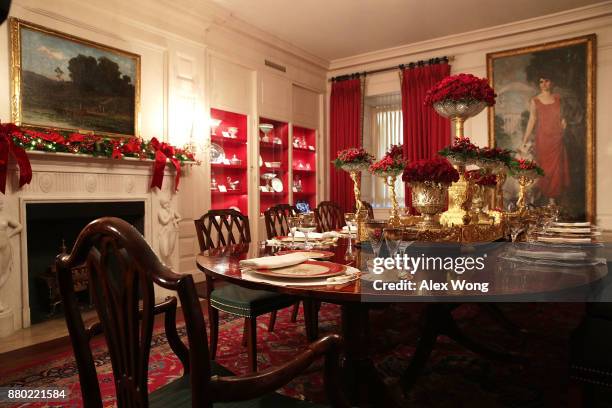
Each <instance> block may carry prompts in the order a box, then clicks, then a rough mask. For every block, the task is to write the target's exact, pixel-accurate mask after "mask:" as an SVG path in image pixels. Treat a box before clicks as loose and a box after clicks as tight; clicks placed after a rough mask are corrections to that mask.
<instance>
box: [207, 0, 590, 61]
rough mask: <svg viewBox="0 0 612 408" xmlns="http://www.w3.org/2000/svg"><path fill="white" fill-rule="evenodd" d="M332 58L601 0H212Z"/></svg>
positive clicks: (325, 56)
mask: <svg viewBox="0 0 612 408" xmlns="http://www.w3.org/2000/svg"><path fill="white" fill-rule="evenodd" d="M212 1H213V2H214V3H216V4H217V5H219V6H221V7H223V8H225V9H226V10H228V11H229V12H230V13H232V14H233V15H234V16H235V17H237V18H238V19H240V20H243V21H246V22H248V23H250V24H252V25H254V26H256V27H257V28H259V29H261V30H263V31H266V32H268V33H269V34H272V35H274V36H276V37H278V38H281V39H282V40H284V41H287V42H289V43H291V44H293V45H294V46H297V47H299V48H301V49H303V50H305V51H307V52H309V53H311V54H314V55H316V56H318V57H320V58H324V59H326V60H328V61H333V60H335V59H338V58H343V57H348V56H352V55H357V54H362V53H367V52H370V51H375V50H380V49H384V48H390V47H394V46H399V45H404V44H410V43H415V42H420V41H424V40H428V39H433V38H438V37H443V36H447V35H451V34H458V33H463V32H466V31H472V30H477V29H481V28H486V27H492V26H496V25H500V24H506V23H511V22H513V21H519V20H525V19H529V18H533V17H538V16H541V15H545V14H552V13H556V12H560V11H564V10H569V9H572V8H577V7H582V6H586V5H590V4H595V3H600V2H601V0H461V1H454V0H302V1H294V0H255V1H254V0H212Z"/></svg>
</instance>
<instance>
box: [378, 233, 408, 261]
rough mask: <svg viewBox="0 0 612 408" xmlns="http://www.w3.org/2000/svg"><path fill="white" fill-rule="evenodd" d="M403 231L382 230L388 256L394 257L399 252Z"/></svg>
mask: <svg viewBox="0 0 612 408" xmlns="http://www.w3.org/2000/svg"><path fill="white" fill-rule="evenodd" d="M403 235H404V230H403V229H402V228H385V229H383V236H384V237H385V243H386V244H387V249H388V250H389V256H390V257H391V258H393V257H395V255H396V254H397V251H398V250H399V246H400V243H401V242H402V236H403Z"/></svg>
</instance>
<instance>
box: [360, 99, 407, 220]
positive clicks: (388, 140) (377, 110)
mask: <svg viewBox="0 0 612 408" xmlns="http://www.w3.org/2000/svg"><path fill="white" fill-rule="evenodd" d="M403 141H404V133H403V128H402V102H401V95H400V94H399V93H392V94H385V95H376V96H370V97H366V101H365V106H364V147H365V148H366V150H368V151H369V152H371V153H372V154H373V155H374V156H375V157H376V158H377V159H380V158H381V157H382V156H383V155H384V154H385V153H386V152H387V151H388V150H389V148H390V147H391V145H397V144H402V143H403ZM362 177H363V180H362V186H363V187H362V188H363V193H362V198H363V200H365V201H369V202H370V203H371V204H372V206H373V207H374V208H377V207H378V208H389V207H391V197H390V195H389V188H388V187H387V186H386V185H385V182H386V181H385V180H384V179H382V178H380V177H375V176H372V175H370V174H369V173H364V174H363V175H362ZM395 192H396V195H397V200H398V202H399V203H400V204H401V203H403V202H404V183H403V182H402V181H401V178H400V179H398V180H397V182H396V185H395Z"/></svg>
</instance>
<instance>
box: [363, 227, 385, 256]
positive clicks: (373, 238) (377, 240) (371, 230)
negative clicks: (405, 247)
mask: <svg viewBox="0 0 612 408" xmlns="http://www.w3.org/2000/svg"><path fill="white" fill-rule="evenodd" d="M365 224H366V231H367V233H368V238H369V240H370V245H372V251H374V256H376V257H377V258H378V256H379V255H380V249H381V247H382V243H383V239H384V236H383V229H384V228H385V227H386V226H387V222H386V221H376V220H369V221H366V223H365Z"/></svg>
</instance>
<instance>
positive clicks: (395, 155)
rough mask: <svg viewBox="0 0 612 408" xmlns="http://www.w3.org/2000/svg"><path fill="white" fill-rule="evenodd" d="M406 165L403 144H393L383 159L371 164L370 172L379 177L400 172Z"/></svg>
mask: <svg viewBox="0 0 612 408" xmlns="http://www.w3.org/2000/svg"><path fill="white" fill-rule="evenodd" d="M405 167H406V160H405V159H404V151H403V149H402V145H393V146H391V149H389V151H388V152H387V153H385V155H384V156H383V158H382V159H380V160H379V161H377V162H375V163H373V164H371V165H370V168H369V170H370V173H372V174H374V175H377V176H379V177H385V176H388V175H392V174H395V175H397V174H400V173H401V172H402V171H403V170H404V168H405Z"/></svg>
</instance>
